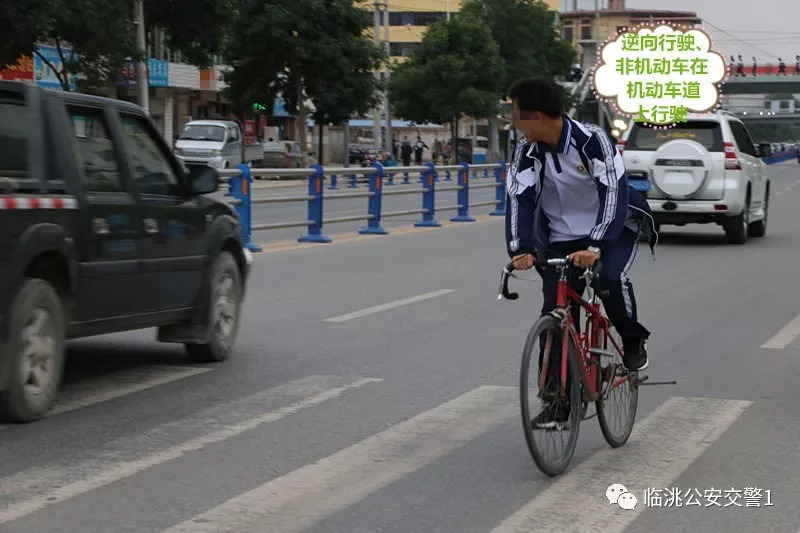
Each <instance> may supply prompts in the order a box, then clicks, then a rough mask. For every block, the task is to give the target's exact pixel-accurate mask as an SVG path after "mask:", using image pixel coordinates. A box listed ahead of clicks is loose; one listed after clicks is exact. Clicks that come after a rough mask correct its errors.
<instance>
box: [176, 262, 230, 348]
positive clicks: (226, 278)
mask: <svg viewBox="0 0 800 533" xmlns="http://www.w3.org/2000/svg"><path fill="white" fill-rule="evenodd" d="M209 280H210V281H209V284H210V286H209V288H208V289H209V313H210V316H209V319H208V327H209V328H210V331H209V338H210V339H211V340H210V342H209V343H207V344H187V345H186V351H187V353H188V354H189V356H190V357H191V358H192V359H194V360H195V361H198V362H201V363H214V362H219V361H224V360H226V359H228V357H230V354H231V351H232V350H233V344H234V341H235V339H236V333H237V332H238V329H239V308H240V305H241V300H242V276H241V273H240V272H239V266H238V265H237V264H236V261H235V260H234V258H233V256H232V255H231V254H230V252H221V253H220V254H219V255H218V256H217V258H216V259H215V260H214V263H213V264H212V265H211V271H210V275H209Z"/></svg>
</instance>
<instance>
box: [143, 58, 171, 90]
mask: <svg viewBox="0 0 800 533" xmlns="http://www.w3.org/2000/svg"><path fill="white" fill-rule="evenodd" d="M148 70H149V71H150V74H149V76H150V87H169V61H164V60H162V59H150V60H148Z"/></svg>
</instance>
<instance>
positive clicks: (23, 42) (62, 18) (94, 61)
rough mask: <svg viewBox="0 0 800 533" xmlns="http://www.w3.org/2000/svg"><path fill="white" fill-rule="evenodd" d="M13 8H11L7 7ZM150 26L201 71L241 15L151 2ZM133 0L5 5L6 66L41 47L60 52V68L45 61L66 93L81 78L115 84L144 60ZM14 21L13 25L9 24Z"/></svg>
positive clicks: (205, 2)
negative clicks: (128, 63)
mask: <svg viewBox="0 0 800 533" xmlns="http://www.w3.org/2000/svg"><path fill="white" fill-rule="evenodd" d="M6 4H8V6H6ZM145 12H146V13H145V24H146V25H147V27H148V28H154V27H162V28H164V29H165V32H166V34H167V42H168V44H169V45H170V46H171V47H172V48H173V49H174V50H176V51H180V52H182V53H183V54H184V56H185V57H186V58H187V59H188V60H189V61H190V62H191V63H194V64H196V65H198V66H200V67H207V66H209V65H210V64H211V61H212V57H213V56H214V55H216V54H219V53H220V52H221V51H222V50H223V46H224V44H225V35H226V34H227V31H228V29H229V25H230V22H232V20H233V17H234V16H235V13H236V3H235V0H145ZM133 14H134V2H133V1H132V0H44V2H33V1H32V0H0V24H3V28H4V34H3V38H2V39H0V41H2V42H1V43H0V62H2V63H4V64H6V63H13V62H14V61H15V60H16V58H18V57H19V56H21V55H23V54H24V55H29V54H31V53H34V54H37V55H39V54H38V52H37V51H36V49H35V46H34V45H35V43H42V44H52V45H53V46H55V47H56V48H57V49H58V50H59V56H60V57H59V59H60V61H59V65H56V64H53V63H52V62H50V61H48V60H47V59H46V58H44V57H43V56H41V55H39V57H40V58H41V59H42V60H43V61H44V62H45V63H46V64H47V65H48V66H50V68H51V69H53V71H54V72H55V73H56V76H57V77H58V80H59V82H60V83H61V86H62V88H63V89H64V90H70V77H71V76H74V75H75V74H78V73H80V74H81V75H82V76H83V77H85V78H89V79H91V80H104V81H105V80H110V81H115V77H116V76H117V73H118V72H119V70H120V67H121V66H122V65H123V63H124V62H125V60H126V58H131V59H138V58H139V56H140V54H139V52H138V51H137V49H136V38H135V37H136V26H135V24H134V20H133ZM5 19H8V21H9V22H8V23H6V22H5Z"/></svg>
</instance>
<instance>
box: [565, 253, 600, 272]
mask: <svg viewBox="0 0 800 533" xmlns="http://www.w3.org/2000/svg"><path fill="white" fill-rule="evenodd" d="M568 257H569V260H570V261H572V262H573V263H574V264H576V265H578V266H579V267H581V268H592V267H593V266H594V263H595V261H597V260H598V259H599V258H600V256H599V255H597V254H596V253H594V252H590V251H589V250H581V251H579V252H574V253H571V254H569V256H568Z"/></svg>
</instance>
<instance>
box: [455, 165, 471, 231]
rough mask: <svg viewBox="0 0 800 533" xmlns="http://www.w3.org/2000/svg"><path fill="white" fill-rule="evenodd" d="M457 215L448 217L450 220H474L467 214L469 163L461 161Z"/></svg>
mask: <svg viewBox="0 0 800 533" xmlns="http://www.w3.org/2000/svg"><path fill="white" fill-rule="evenodd" d="M458 186H459V187H461V188H460V189H459V190H458V205H460V206H461V207H459V208H458V215H456V216H454V217H453V218H451V219H450V222H475V219H474V218H472V217H471V216H469V164H468V163H461V170H459V171H458Z"/></svg>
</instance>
